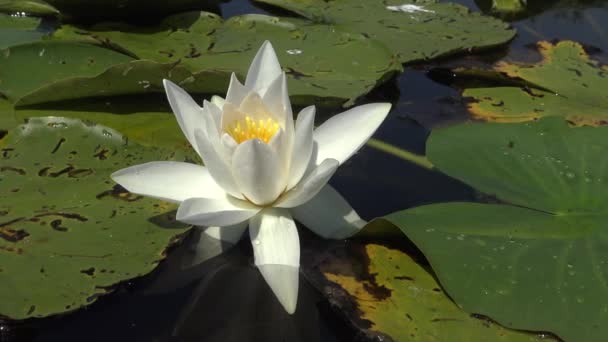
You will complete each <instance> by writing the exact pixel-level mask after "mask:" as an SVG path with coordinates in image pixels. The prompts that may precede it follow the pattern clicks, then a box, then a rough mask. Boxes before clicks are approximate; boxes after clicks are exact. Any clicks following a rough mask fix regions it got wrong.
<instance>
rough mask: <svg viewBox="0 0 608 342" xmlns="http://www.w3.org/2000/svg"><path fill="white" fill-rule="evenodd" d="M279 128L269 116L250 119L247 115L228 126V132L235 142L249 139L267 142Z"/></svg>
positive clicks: (238, 142)
mask: <svg viewBox="0 0 608 342" xmlns="http://www.w3.org/2000/svg"><path fill="white" fill-rule="evenodd" d="M278 130H279V124H278V123H277V122H276V121H274V120H273V119H271V118H267V119H259V120H255V119H252V118H251V117H250V116H249V115H247V116H245V119H241V120H238V121H236V122H234V123H232V125H230V126H229V127H228V129H227V130H226V133H228V134H229V135H230V136H231V137H232V138H233V139H234V140H235V141H236V143H237V144H240V143H242V142H243V141H247V140H249V139H260V140H262V141H263V142H265V143H268V142H269V141H270V139H271V138H272V137H273V136H274V134H275V133H276V132H277V131H278Z"/></svg>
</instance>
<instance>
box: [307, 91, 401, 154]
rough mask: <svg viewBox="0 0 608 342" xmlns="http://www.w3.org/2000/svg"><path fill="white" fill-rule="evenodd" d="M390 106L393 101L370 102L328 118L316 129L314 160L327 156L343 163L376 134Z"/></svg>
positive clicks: (314, 135)
mask: <svg viewBox="0 0 608 342" xmlns="http://www.w3.org/2000/svg"><path fill="white" fill-rule="evenodd" d="M390 109H391V104H390V103H371V104H366V105H362V106H358V107H355V108H352V109H349V110H347V111H346V112H343V113H341V114H338V115H336V116H333V117H332V118H330V119H329V120H327V121H325V122H324V123H323V124H322V125H321V126H319V127H318V128H317V129H316V130H315V131H314V132H313V138H314V140H315V145H316V155H315V164H316V165H318V164H319V163H321V162H322V161H323V160H325V159H327V158H333V159H336V160H338V161H339V162H340V164H343V163H344V162H345V161H346V160H348V158H350V156H352V155H353V154H354V153H355V152H357V151H358V150H359V148H361V146H363V144H365V142H366V141H367V140H368V139H369V138H370V137H371V136H372V134H374V132H375V131H376V129H378V127H379V126H380V124H381V123H382V121H384V119H385V118H386V115H387V114H388V112H389V111H390ZM313 154H314V153H313Z"/></svg>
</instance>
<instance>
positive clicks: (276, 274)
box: [258, 265, 300, 315]
mask: <svg viewBox="0 0 608 342" xmlns="http://www.w3.org/2000/svg"><path fill="white" fill-rule="evenodd" d="M258 269H259V270H260V273H262V277H264V280H266V283H267V284H268V286H270V289H271V290H272V292H273V293H274V295H275V296H276V297H277V299H278V300H279V303H281V305H283V308H284V309H285V311H286V312H287V313H288V314H290V315H292V314H293V313H294V312H296V307H297V305H298V287H299V276H300V268H299V267H293V266H285V265H260V266H258Z"/></svg>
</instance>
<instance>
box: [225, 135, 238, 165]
mask: <svg viewBox="0 0 608 342" xmlns="http://www.w3.org/2000/svg"><path fill="white" fill-rule="evenodd" d="M222 145H223V146H224V149H225V150H226V153H228V154H229V155H230V156H232V154H233V153H234V150H235V149H236V147H237V146H238V145H239V144H237V143H236V141H235V140H234V138H233V137H231V136H230V135H229V134H227V133H223V134H222ZM231 159H232V158H231Z"/></svg>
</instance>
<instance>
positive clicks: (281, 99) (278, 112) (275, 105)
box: [263, 72, 293, 130]
mask: <svg viewBox="0 0 608 342" xmlns="http://www.w3.org/2000/svg"><path fill="white" fill-rule="evenodd" d="M263 99H264V103H265V104H266V106H267V107H268V110H269V111H270V114H271V115H272V117H273V118H274V119H275V120H277V122H279V124H280V125H281V127H283V129H285V130H290V129H291V130H293V112H292V109H291V102H290V101H289V92H288V91H287V76H285V73H284V72H282V73H281V75H279V77H277V78H276V79H275V80H274V81H272V83H271V84H270V86H269V87H268V90H267V91H266V93H265V94H264V98H263Z"/></svg>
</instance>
